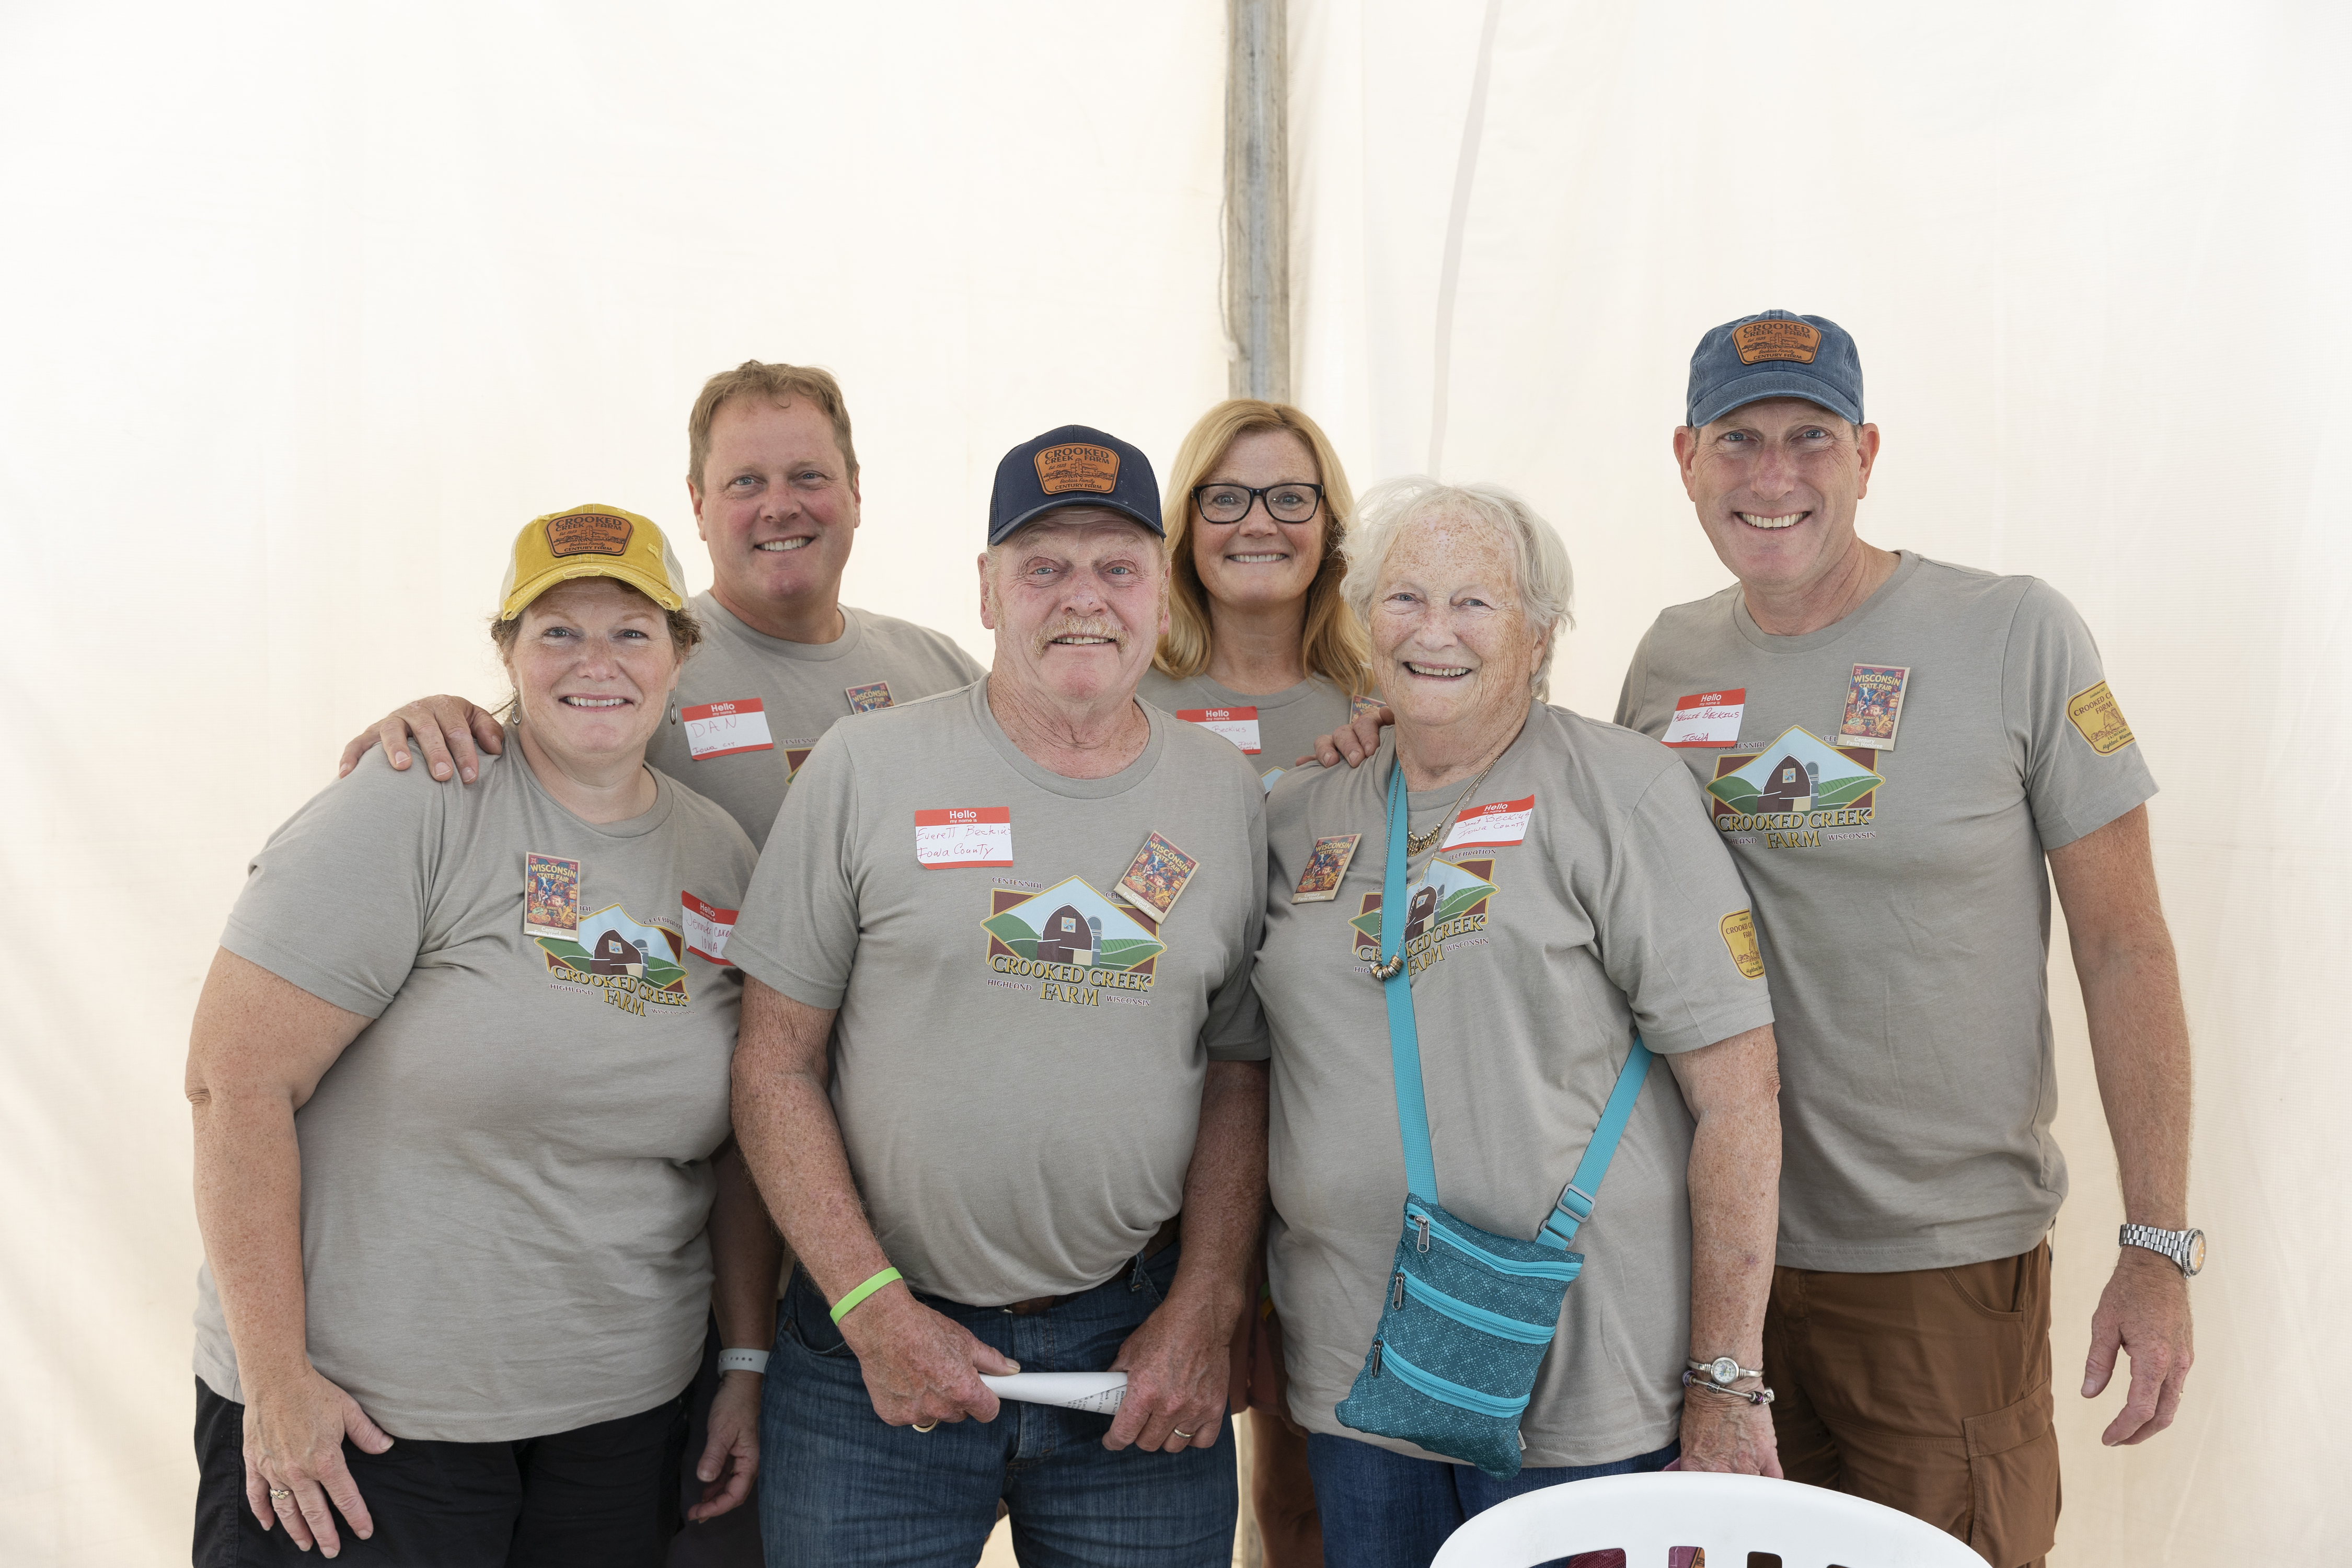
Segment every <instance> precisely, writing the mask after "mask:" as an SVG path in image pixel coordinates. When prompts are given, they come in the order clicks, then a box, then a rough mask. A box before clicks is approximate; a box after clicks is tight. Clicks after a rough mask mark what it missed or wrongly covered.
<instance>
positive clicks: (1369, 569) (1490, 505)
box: [1346, 474, 1576, 702]
mask: <svg viewBox="0 0 2352 1568" xmlns="http://www.w3.org/2000/svg"><path fill="white" fill-rule="evenodd" d="M1438 517H1459V518H1470V519H1473V520H1475V521H1479V522H1483V523H1485V524H1486V525H1487V526H1488V527H1490V528H1493V529H1495V530H1496V531H1499V532H1500V533H1501V534H1502V535H1503V537H1504V538H1505V539H1507V540H1509V541H1510V543H1511V559H1512V570H1513V572H1514V573H1515V574H1516V575H1517V578H1518V582H1517V589H1518V594H1519V609H1520V613H1521V614H1522V615H1524V616H1526V617H1527V621H1528V626H1530V627H1532V628H1534V630H1536V631H1537V632H1538V633H1539V634H1541V635H1542V636H1543V637H1544V638H1545V644H1544V658H1543V663H1542V665H1541V666H1539V667H1538V668H1537V670H1536V672H1535V674H1534V676H1533V678H1532V679H1530V681H1529V684H1530V685H1531V686H1532V687H1533V689H1534V691H1535V698H1536V700H1537V701H1538V702H1545V701H1549V700H1550V698H1551V661H1552V655H1553V654H1554V653H1556V652H1558V651H1559V638H1558V637H1554V636H1553V635H1552V633H1553V632H1554V631H1555V630H1557V629H1558V628H1559V625H1560V623H1561V622H1563V621H1565V622H1566V623H1568V625H1569V626H1571V627H1572V626H1575V625H1576V569H1575V568H1574V567H1573V566H1571V565H1570V563H1569V559H1568V546H1567V545H1566V544H1564V543H1562V542H1561V541H1560V537H1559V530H1558V529H1556V528H1554V527H1552V525H1551V524H1550V523H1549V522H1547V521H1544V519H1543V518H1542V517H1540V516H1539V515H1538V513H1537V511H1536V509H1535V508H1533V507H1531V506H1529V505H1528V503H1527V502H1526V501H1523V500H1520V499H1519V498H1518V497H1517V496H1515V495H1513V494H1512V493H1511V492H1510V491H1508V490H1507V489H1504V488H1503V487H1502V486H1500V485H1487V484H1477V485H1444V484H1440V483H1438V482H1437V481H1436V480H1435V479H1431V478H1430V477H1429V476H1428V475H1426V474H1407V475H1405V476H1404V477H1403V478H1402V479H1383V480H1381V482H1380V483H1379V484H1376V485H1374V486H1373V487H1372V488H1371V489H1369V490H1366V491H1365V492H1364V505H1363V509H1362V510H1361V511H1360V512H1359V513H1358V515H1357V518H1356V526H1355V528H1354V530H1353V531H1351V532H1350V533H1349V536H1348V579H1347V588H1346V593H1347V596H1348V603H1349V605H1350V606H1351V607H1352V608H1353V609H1354V611H1355V613H1356V614H1357V615H1359V616H1365V617H1367V618H1369V617H1370V615H1371V613H1372V595H1374V594H1376V593H1378V592H1380V586H1381V582H1380V579H1381V564H1382V563H1384V562H1386V561H1387V560H1388V555H1389V552H1390V551H1391V549H1393V548H1395V546H1396V542H1397V536H1398V535H1399V534H1401V533H1402V532H1403V531H1405V529H1406V528H1407V527H1408V526H1409V525H1411V524H1412V523H1416V522H1419V521H1423V519H1425V518H1438Z"/></svg>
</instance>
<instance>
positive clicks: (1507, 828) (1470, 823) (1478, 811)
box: [1438, 795, 1536, 849]
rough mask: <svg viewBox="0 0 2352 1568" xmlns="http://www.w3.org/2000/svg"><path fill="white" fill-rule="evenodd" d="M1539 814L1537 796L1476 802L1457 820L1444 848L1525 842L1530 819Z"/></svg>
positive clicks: (1494, 846)
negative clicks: (1483, 802)
mask: <svg viewBox="0 0 2352 1568" xmlns="http://www.w3.org/2000/svg"><path fill="white" fill-rule="evenodd" d="M1535 814H1536V797H1535V796H1533V795H1528V797H1526V798H1525V799H1523V800H1497V801H1491V802H1489V803H1488V804H1486V805H1474V806H1472V807H1471V808H1470V809H1469V810H1467V811H1465V812H1464V813H1463V814H1462V815H1461V816H1458V817H1456V818H1454V831H1453V832H1451V833H1449V834H1447V835H1446V836H1445V842H1444V843H1443V844H1441V845H1439V846H1438V847H1439V848H1440V849H1467V848H1470V847H1473V846H1475V847H1480V848H1487V847H1493V848H1501V847H1505V846H1507V845H1512V844H1517V843H1521V842H1523V841H1524V840H1525V839H1526V838H1527V836H1528V819H1529V818H1531V817H1533V816H1535Z"/></svg>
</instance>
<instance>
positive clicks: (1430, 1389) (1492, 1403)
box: [1374, 1341, 1528, 1417]
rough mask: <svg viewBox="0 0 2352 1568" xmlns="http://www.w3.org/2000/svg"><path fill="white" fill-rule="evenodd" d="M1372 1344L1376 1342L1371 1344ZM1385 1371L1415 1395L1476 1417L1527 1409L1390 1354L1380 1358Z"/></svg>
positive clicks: (1518, 1401)
mask: <svg viewBox="0 0 2352 1568" xmlns="http://www.w3.org/2000/svg"><path fill="white" fill-rule="evenodd" d="M1374 1343H1375V1344H1377V1343H1379V1342H1378V1341H1374ZM1383 1359H1384V1360H1385V1362H1386V1364H1387V1366H1388V1369H1389V1370H1390V1371H1391V1372H1393V1373H1396V1374H1397V1379H1398V1381H1399V1382H1401V1383H1402V1384H1404V1385H1405V1386H1406V1387H1408V1388H1411V1389H1412V1390H1413V1391H1414V1392H1415V1393H1418V1394H1427V1395H1428V1396H1429V1397H1430V1398H1432V1399H1434V1400H1436V1401H1437V1402H1438V1403H1439V1404H1440V1405H1453V1406H1454V1408H1455V1409H1456V1410H1469V1411H1474V1412H1475V1413H1476V1414H1478V1415H1493V1416H1498V1417H1500V1416H1511V1415H1518V1414H1519V1413H1520V1412H1521V1411H1524V1410H1525V1409H1527V1407H1528V1402H1527V1400H1526V1398H1524V1397H1522V1398H1518V1399H1505V1398H1503V1397H1501V1396H1500V1395H1498V1394H1482V1393H1480V1392H1479V1391H1478V1390H1477V1389H1475V1388H1465V1387H1464V1386H1463V1385H1462V1384H1458V1383H1454V1382H1453V1381H1451V1380H1450V1379H1447V1378H1443V1377H1440V1376H1438V1375H1437V1374H1436V1373H1433V1372H1424V1371H1423V1370H1422V1369H1421V1368H1420V1367H1417V1366H1415V1365H1413V1364H1412V1363H1411V1362H1409V1361H1407V1360H1405V1359H1404V1357H1402V1356H1401V1355H1397V1354H1394V1353H1393V1352H1391V1354H1390V1355H1388V1356H1387V1357H1385V1358H1383Z"/></svg>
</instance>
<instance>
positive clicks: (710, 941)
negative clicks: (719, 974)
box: [678, 893, 735, 963]
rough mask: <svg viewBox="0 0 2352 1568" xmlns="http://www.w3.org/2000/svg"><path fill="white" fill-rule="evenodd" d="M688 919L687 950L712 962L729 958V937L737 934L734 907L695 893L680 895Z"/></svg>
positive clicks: (686, 919) (680, 902)
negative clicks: (716, 902)
mask: <svg viewBox="0 0 2352 1568" xmlns="http://www.w3.org/2000/svg"><path fill="white" fill-rule="evenodd" d="M678 904H679V906H680V911H681V913H683V915H684V916H685V921H686V951H687V952H690V953H692V954H694V955H695V956H696V957H697V958H700V959H705V960H708V961H709V963H726V962H727V939H728V938H729V937H730V936H733V935H734V934H735V911H734V910H722V909H720V908H719V906H718V905H716V904H707V903H705V902H703V901H702V900H700V899H698V898H696V897H695V896H694V895H693V894H692V893H680V894H679V895H678Z"/></svg>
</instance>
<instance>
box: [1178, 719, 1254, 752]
mask: <svg viewBox="0 0 2352 1568" xmlns="http://www.w3.org/2000/svg"><path fill="white" fill-rule="evenodd" d="M1176 717H1178V718H1179V719H1181V720H1183V721H1184V722H1186V723H1187V724H1198V725H1199V726H1201V728H1202V729H1203V730H1211V731H1215V732H1216V733H1218V734H1220V735H1223V737H1224V738H1225V739H1226V740H1228V741H1231V742H1233V743H1234V745H1236V746H1239V747H1240V748H1241V749H1242V750H1243V751H1244V752H1248V753H1249V754H1250V755H1251V756H1253V757H1255V756H1256V755H1257V710H1256V709H1255V708H1179V709H1178V710H1176Z"/></svg>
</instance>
